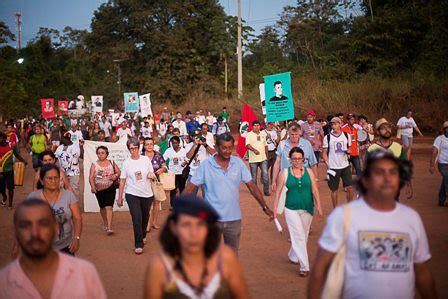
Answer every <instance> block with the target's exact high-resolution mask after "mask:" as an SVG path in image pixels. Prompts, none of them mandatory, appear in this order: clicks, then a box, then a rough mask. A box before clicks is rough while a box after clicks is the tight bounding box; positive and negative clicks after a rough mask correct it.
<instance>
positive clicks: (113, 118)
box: [110, 112, 120, 127]
mask: <svg viewBox="0 0 448 299" xmlns="http://www.w3.org/2000/svg"><path fill="white" fill-rule="evenodd" d="M110 118H111V125H112V127H117V126H118V119H119V118H120V113H115V112H114V113H111V114H110Z"/></svg>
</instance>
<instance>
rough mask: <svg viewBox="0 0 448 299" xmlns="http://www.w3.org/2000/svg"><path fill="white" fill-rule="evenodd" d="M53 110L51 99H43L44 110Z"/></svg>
mask: <svg viewBox="0 0 448 299" xmlns="http://www.w3.org/2000/svg"><path fill="white" fill-rule="evenodd" d="M52 111H53V104H52V103H51V101H45V107H44V112H52Z"/></svg>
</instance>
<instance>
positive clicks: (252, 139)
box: [246, 131, 267, 163]
mask: <svg viewBox="0 0 448 299" xmlns="http://www.w3.org/2000/svg"><path fill="white" fill-rule="evenodd" d="M249 144H250V145H251V146H252V147H253V148H254V149H256V150H257V151H259V154H258V155H255V153H254V152H253V151H251V150H248V151H249V163H256V162H263V161H265V160H266V159H267V157H266V150H265V148H266V146H267V143H266V135H264V134H262V133H261V132H259V133H258V134H255V133H254V132H252V131H250V132H249V133H247V135H246V146H247V145H249Z"/></svg>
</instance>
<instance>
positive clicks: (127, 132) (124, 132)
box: [117, 120, 133, 139]
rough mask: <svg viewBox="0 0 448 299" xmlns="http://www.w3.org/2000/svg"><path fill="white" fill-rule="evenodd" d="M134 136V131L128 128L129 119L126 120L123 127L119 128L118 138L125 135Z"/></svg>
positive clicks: (122, 124)
mask: <svg viewBox="0 0 448 299" xmlns="http://www.w3.org/2000/svg"><path fill="white" fill-rule="evenodd" d="M126 135H127V136H128V137H132V136H133V135H132V131H131V129H129V128H128V121H127V120H124V121H123V122H122V123H121V127H120V128H119V129H118V130H117V137H118V139H121V138H123V137H124V136H126Z"/></svg>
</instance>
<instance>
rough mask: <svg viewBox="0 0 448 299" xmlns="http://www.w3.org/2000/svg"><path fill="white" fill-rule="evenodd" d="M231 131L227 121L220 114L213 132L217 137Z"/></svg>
mask: <svg viewBox="0 0 448 299" xmlns="http://www.w3.org/2000/svg"><path fill="white" fill-rule="evenodd" d="M229 132H230V128H229V125H228V124H227V122H224V118H223V117H222V116H218V119H217V122H216V123H214V124H213V128H212V134H213V135H214V136H215V138H217V137H218V136H219V135H221V134H224V133H229Z"/></svg>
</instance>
